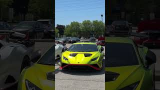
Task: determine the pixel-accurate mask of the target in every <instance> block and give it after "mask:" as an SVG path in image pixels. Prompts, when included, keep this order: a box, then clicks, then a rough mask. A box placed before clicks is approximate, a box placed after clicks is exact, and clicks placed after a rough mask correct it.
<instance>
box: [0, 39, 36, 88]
mask: <svg viewBox="0 0 160 90" xmlns="http://www.w3.org/2000/svg"><path fill="white" fill-rule="evenodd" d="M33 48H34V42H30V41H22V42H20V41H19V43H13V42H5V41H2V40H0V89H6V88H8V87H10V86H12V85H13V84H15V83H16V82H18V79H19V76H20V73H21V71H22V70H23V69H24V68H25V67H27V66H30V65H31V60H34V59H35V58H37V57H36V55H38V54H37V53H38V52H37V51H34V49H33Z"/></svg>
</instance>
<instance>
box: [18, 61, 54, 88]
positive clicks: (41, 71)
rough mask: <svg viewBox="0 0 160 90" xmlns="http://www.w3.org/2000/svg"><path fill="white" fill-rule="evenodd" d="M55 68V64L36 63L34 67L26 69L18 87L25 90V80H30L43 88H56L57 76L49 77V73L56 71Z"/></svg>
mask: <svg viewBox="0 0 160 90" xmlns="http://www.w3.org/2000/svg"><path fill="white" fill-rule="evenodd" d="M54 69H55V67H54V66H50V65H41V64H35V65H33V66H32V67H30V68H28V69H26V70H24V71H23V72H22V75H21V76H22V77H21V82H20V83H19V87H18V88H19V90H25V89H24V88H26V85H25V80H28V81H30V82H31V83H33V84H34V85H36V86H37V87H39V88H40V89H42V90H54V88H55V78H54V80H48V79H47V76H48V75H47V73H54ZM52 77H53V76H52ZM54 77H55V76H54Z"/></svg>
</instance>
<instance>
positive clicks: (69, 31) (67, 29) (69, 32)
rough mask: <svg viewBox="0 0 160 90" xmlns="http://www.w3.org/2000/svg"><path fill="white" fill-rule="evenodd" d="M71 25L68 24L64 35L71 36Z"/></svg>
mask: <svg viewBox="0 0 160 90" xmlns="http://www.w3.org/2000/svg"><path fill="white" fill-rule="evenodd" d="M70 27H71V26H70V25H66V27H65V30H64V35H66V36H71V29H70Z"/></svg>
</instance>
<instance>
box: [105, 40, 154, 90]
mask: <svg viewBox="0 0 160 90" xmlns="http://www.w3.org/2000/svg"><path fill="white" fill-rule="evenodd" d="M105 42H106V45H105V47H106V58H105V59H106V61H105V86H106V88H105V90H155V63H156V55H155V54H154V53H153V52H152V51H151V50H149V49H148V48H147V47H145V46H142V45H137V44H136V43H134V41H133V40H132V39H130V38H126V37H106V41H105Z"/></svg>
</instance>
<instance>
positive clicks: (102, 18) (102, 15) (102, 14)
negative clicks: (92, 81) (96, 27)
mask: <svg viewBox="0 0 160 90" xmlns="http://www.w3.org/2000/svg"><path fill="white" fill-rule="evenodd" d="M101 19H102V22H103V14H101Z"/></svg>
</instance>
